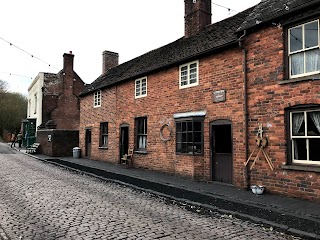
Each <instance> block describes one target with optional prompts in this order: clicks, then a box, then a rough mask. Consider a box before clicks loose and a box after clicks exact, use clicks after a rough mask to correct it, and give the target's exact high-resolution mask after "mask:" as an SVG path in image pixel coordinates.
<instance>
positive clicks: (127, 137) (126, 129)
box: [119, 123, 129, 163]
mask: <svg viewBox="0 0 320 240" xmlns="http://www.w3.org/2000/svg"><path fill="white" fill-rule="evenodd" d="M122 130H125V131H126V135H127V136H122ZM123 137H125V138H126V139H125V141H126V143H124V144H122V138H123ZM122 145H124V149H123V150H122ZM128 150H129V124H127V123H123V124H121V125H120V132H119V163H120V162H121V158H122V157H123V155H124V154H128Z"/></svg>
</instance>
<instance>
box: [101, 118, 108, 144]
mask: <svg viewBox="0 0 320 240" xmlns="http://www.w3.org/2000/svg"><path fill="white" fill-rule="evenodd" d="M105 127H106V132H104V130H105ZM99 136H100V137H99V147H100V148H108V145H109V123H108V122H101V123H100V134H99ZM104 137H107V141H106V144H105V141H104Z"/></svg>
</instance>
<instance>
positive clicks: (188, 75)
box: [179, 61, 199, 88]
mask: <svg viewBox="0 0 320 240" xmlns="http://www.w3.org/2000/svg"><path fill="white" fill-rule="evenodd" d="M198 78H199V77H198V61H195V62H191V63H188V64H184V65H181V66H180V80H179V88H187V87H192V86H196V85H198V84H199V79H198Z"/></svg>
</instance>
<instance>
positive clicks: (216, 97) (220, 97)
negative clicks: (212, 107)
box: [213, 89, 226, 102]
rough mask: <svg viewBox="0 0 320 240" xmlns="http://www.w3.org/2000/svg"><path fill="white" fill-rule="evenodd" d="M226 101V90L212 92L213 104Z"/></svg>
mask: <svg viewBox="0 0 320 240" xmlns="http://www.w3.org/2000/svg"><path fill="white" fill-rule="evenodd" d="M224 101H226V90H224V89H223V90H218V91H214V92H213V102H224Z"/></svg>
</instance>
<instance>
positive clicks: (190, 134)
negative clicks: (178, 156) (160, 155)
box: [176, 118, 203, 155]
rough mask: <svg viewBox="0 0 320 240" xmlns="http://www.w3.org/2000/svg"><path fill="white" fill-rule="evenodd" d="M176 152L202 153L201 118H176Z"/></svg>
mask: <svg viewBox="0 0 320 240" xmlns="http://www.w3.org/2000/svg"><path fill="white" fill-rule="evenodd" d="M176 152H177V153H183V154H192V155H201V154H203V119H197V118H189V119H179V120H176Z"/></svg>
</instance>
